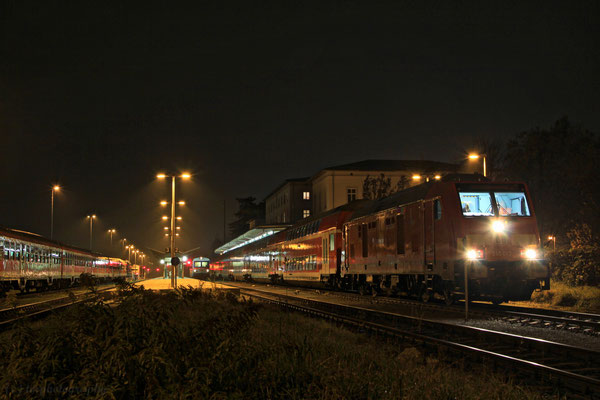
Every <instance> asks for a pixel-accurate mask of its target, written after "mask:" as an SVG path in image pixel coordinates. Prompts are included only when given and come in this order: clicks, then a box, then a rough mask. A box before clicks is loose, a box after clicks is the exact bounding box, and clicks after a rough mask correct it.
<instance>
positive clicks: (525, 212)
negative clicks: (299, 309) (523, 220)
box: [494, 192, 531, 217]
mask: <svg viewBox="0 0 600 400" xmlns="http://www.w3.org/2000/svg"><path fill="white" fill-rule="evenodd" d="M494 197H495V199H496V205H497V206H498V215H500V216H501V217H503V216H504V217H515V216H516V217H529V216H530V215H531V214H530V213H529V206H528V205H527V199H526V198H525V193H522V192H521V193H518V192H506V193H504V192H495V193H494Z"/></svg>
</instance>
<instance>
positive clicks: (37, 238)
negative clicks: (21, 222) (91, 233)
mask: <svg viewBox="0 0 600 400" xmlns="http://www.w3.org/2000/svg"><path fill="white" fill-rule="evenodd" d="M0 235H1V236H8V237H10V238H14V239H20V240H26V241H29V242H33V243H37V244H41V245H44V246H55V247H60V248H62V249H65V250H72V251H77V252H81V253H86V254H89V255H93V256H96V257H102V254H100V253H95V252H92V251H90V250H88V249H82V248H80V247H76V246H72V245H70V244H65V243H62V242H59V241H56V240H50V239H48V238H45V237H44V236H42V235H39V234H37V233H32V232H27V231H22V230H19V229H11V228H5V227H0Z"/></svg>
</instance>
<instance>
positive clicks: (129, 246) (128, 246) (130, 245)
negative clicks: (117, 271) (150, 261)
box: [125, 244, 133, 262]
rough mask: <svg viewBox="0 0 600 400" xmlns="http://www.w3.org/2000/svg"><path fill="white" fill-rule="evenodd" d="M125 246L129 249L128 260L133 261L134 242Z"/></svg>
mask: <svg viewBox="0 0 600 400" xmlns="http://www.w3.org/2000/svg"><path fill="white" fill-rule="evenodd" d="M125 248H126V249H127V250H129V254H128V255H127V261H129V262H131V250H133V245H132V244H128V245H127V246H125Z"/></svg>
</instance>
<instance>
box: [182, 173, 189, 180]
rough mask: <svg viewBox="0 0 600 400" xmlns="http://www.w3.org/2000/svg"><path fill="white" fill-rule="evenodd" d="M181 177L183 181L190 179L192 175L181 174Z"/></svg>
mask: <svg viewBox="0 0 600 400" xmlns="http://www.w3.org/2000/svg"><path fill="white" fill-rule="evenodd" d="M181 177H182V178H183V179H189V178H191V177H192V175H191V174H190V173H189V172H184V173H183V174H181Z"/></svg>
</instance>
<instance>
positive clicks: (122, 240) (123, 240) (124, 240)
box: [120, 238, 127, 253]
mask: <svg viewBox="0 0 600 400" xmlns="http://www.w3.org/2000/svg"><path fill="white" fill-rule="evenodd" d="M126 241H127V239H126V238H123V239H121V240H120V242H123V253H125V242H126Z"/></svg>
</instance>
